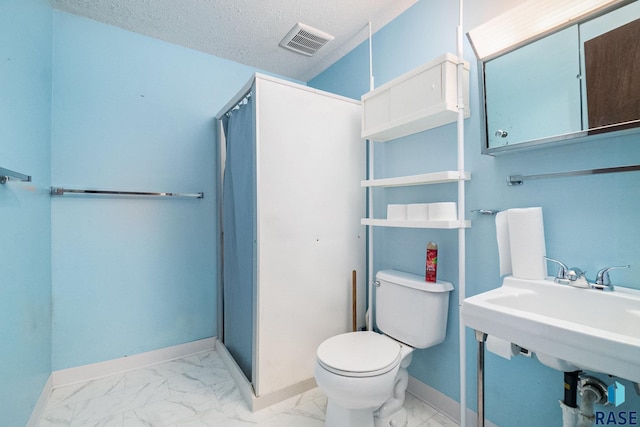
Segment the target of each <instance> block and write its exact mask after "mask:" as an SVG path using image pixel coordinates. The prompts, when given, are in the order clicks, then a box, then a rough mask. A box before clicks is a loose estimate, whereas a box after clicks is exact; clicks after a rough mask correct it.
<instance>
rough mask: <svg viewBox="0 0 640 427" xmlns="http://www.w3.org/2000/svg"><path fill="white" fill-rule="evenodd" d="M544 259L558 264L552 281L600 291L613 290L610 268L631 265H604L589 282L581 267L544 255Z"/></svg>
mask: <svg viewBox="0 0 640 427" xmlns="http://www.w3.org/2000/svg"><path fill="white" fill-rule="evenodd" d="M544 259H546V260H547V261H551V262H553V263H555V264H558V266H559V267H558V272H557V273H556V277H555V278H554V279H553V281H554V282H556V283H559V284H561V285H570V286H574V287H576V288H591V289H598V290H600V291H613V285H612V284H611V279H610V278H609V271H610V270H619V269H623V268H629V267H631V265H621V266H615V267H605V268H603V269H602V270H600V271H598V273H597V274H596V280H595V282H590V281H589V280H588V279H587V276H586V274H585V272H584V271H582V270H581V269H579V268H577V267H572V268H569V267H567V265H566V264H564V263H563V262H560V261H558V260H556V259H553V258H549V257H546V256H545V257H544Z"/></svg>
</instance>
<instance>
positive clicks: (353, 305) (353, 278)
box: [351, 270, 358, 332]
mask: <svg viewBox="0 0 640 427" xmlns="http://www.w3.org/2000/svg"><path fill="white" fill-rule="evenodd" d="M356 317H357V307H356V271H355V270H353V271H352V272H351V318H352V326H353V332H356V331H357V330H358V325H357V324H356V323H357V321H356Z"/></svg>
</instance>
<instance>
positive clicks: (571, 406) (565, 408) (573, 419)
mask: <svg viewBox="0 0 640 427" xmlns="http://www.w3.org/2000/svg"><path fill="white" fill-rule="evenodd" d="M579 377H580V371H574V372H565V373H564V400H561V401H560V407H561V408H562V427H576V423H577V420H578V412H579V410H578V379H579Z"/></svg>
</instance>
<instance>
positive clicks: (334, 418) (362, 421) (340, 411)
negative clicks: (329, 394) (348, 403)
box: [324, 401, 376, 427]
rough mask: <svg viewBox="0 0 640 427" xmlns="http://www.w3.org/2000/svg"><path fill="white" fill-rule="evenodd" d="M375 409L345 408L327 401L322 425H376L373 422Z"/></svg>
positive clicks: (338, 426) (359, 426)
mask: <svg viewBox="0 0 640 427" xmlns="http://www.w3.org/2000/svg"><path fill="white" fill-rule="evenodd" d="M375 409H376V408H369V409H346V408H342V407H340V406H338V405H336V404H334V403H332V402H331V401H329V402H328V403H327V413H326V416H325V419H324V425H325V427H376V426H375V425H374V423H373V411H374V410H375Z"/></svg>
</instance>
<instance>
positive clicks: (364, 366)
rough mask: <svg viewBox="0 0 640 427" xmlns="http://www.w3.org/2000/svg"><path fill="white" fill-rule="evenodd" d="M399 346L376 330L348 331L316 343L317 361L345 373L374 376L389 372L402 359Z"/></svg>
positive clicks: (335, 372)
mask: <svg viewBox="0 0 640 427" xmlns="http://www.w3.org/2000/svg"><path fill="white" fill-rule="evenodd" d="M401 349H402V346H401V345H400V343H398V342H397V341H394V340H392V339H391V338H389V337H386V336H384V335H381V334H377V333H375V332H371V331H366V332H349V333H346V334H341V335H336V336H334V337H331V338H329V339H327V340H325V341H324V342H323V343H322V344H320V346H319V347H318V351H317V359H318V363H319V364H320V365H321V366H322V367H323V368H324V369H326V370H328V371H330V372H333V373H334V374H337V375H342V376H346V377H373V376H376V375H382V374H384V373H387V372H389V371H390V370H392V369H393V368H395V367H396V366H398V364H399V363H400V361H401V359H402V358H401Z"/></svg>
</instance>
